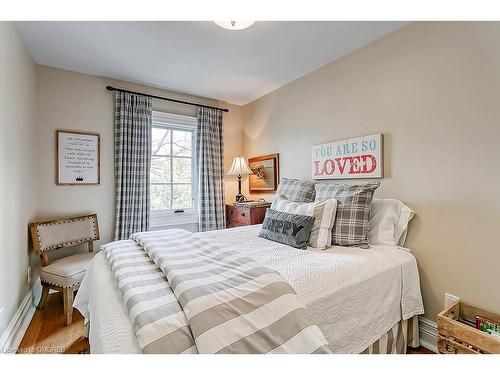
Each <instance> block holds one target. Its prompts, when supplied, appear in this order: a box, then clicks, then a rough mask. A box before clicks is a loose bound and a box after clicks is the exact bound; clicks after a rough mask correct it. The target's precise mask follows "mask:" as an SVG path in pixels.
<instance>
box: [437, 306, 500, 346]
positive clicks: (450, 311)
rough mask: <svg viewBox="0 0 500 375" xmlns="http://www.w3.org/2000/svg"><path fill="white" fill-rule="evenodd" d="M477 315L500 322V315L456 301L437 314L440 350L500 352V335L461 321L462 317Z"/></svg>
mask: <svg viewBox="0 0 500 375" xmlns="http://www.w3.org/2000/svg"><path fill="white" fill-rule="evenodd" d="M476 315H480V316H483V317H485V318H488V319H491V320H493V321H496V322H500V315H497V314H493V313H491V312H489V311H486V310H482V309H479V308H477V307H474V306H471V305H467V304H466V303H464V302H456V303H455V304H453V305H451V306H450V307H448V308H447V309H445V310H443V311H441V312H440V313H439V314H438V316H437V324H438V342H437V344H438V351H439V353H441V354H481V353H491V354H500V337H496V336H492V335H489V334H487V333H486V332H483V331H481V330H479V329H476V328H473V327H471V326H469V325H467V324H464V323H462V322H459V321H458V320H457V319H458V318H459V317H460V318H462V319H466V320H472V321H475V320H476Z"/></svg>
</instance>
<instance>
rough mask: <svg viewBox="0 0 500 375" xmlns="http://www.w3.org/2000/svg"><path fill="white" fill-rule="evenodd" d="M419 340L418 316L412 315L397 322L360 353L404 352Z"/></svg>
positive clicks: (413, 346)
mask: <svg viewBox="0 0 500 375" xmlns="http://www.w3.org/2000/svg"><path fill="white" fill-rule="evenodd" d="M419 341H420V340H419V335H418V316H414V317H412V318H410V319H408V320H400V321H399V322H397V323H396V324H395V325H394V326H393V327H392V328H391V329H390V330H389V331H387V332H386V333H384V334H383V335H382V337H380V338H379V339H378V340H377V341H375V342H374V343H373V344H371V345H370V346H369V347H368V348H366V349H365V350H364V351H363V352H362V353H361V354H406V348H407V347H408V346H410V347H412V348H416V347H418V346H419V345H420V342H419Z"/></svg>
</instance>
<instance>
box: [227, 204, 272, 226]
mask: <svg viewBox="0 0 500 375" xmlns="http://www.w3.org/2000/svg"><path fill="white" fill-rule="evenodd" d="M267 208H268V207H235V206H233V205H230V204H226V227H227V228H234V227H242V226H245V225H254V224H262V223H263V222H264V217H265V216H266V210H267Z"/></svg>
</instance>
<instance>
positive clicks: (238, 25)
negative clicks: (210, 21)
mask: <svg viewBox="0 0 500 375" xmlns="http://www.w3.org/2000/svg"><path fill="white" fill-rule="evenodd" d="M214 22H215V24H216V25H218V26H220V27H223V28H224V29H228V30H243V29H246V28H249V27H250V26H252V25H253V24H254V23H255V21H214Z"/></svg>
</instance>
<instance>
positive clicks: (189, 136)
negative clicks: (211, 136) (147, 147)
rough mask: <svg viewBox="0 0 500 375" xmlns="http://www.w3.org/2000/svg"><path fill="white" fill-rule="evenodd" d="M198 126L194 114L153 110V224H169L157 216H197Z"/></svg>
mask: <svg viewBox="0 0 500 375" xmlns="http://www.w3.org/2000/svg"><path fill="white" fill-rule="evenodd" d="M196 126H197V119H196V118H195V117H188V116H179V115H172V114H169V113H161V112H153V128H152V144H151V182H150V183H151V188H150V194H151V211H152V215H151V216H152V219H153V226H160V225H162V224H167V223H165V222H164V221H163V222H162V221H161V220H155V218H161V217H167V218H168V217H170V218H172V217H174V216H183V217H184V218H185V219H187V218H188V216H189V215H190V216H191V217H192V218H194V217H196V207H197V201H196V166H195V164H196V163H195V140H196ZM189 221H192V220H189ZM176 222H177V220H176Z"/></svg>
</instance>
